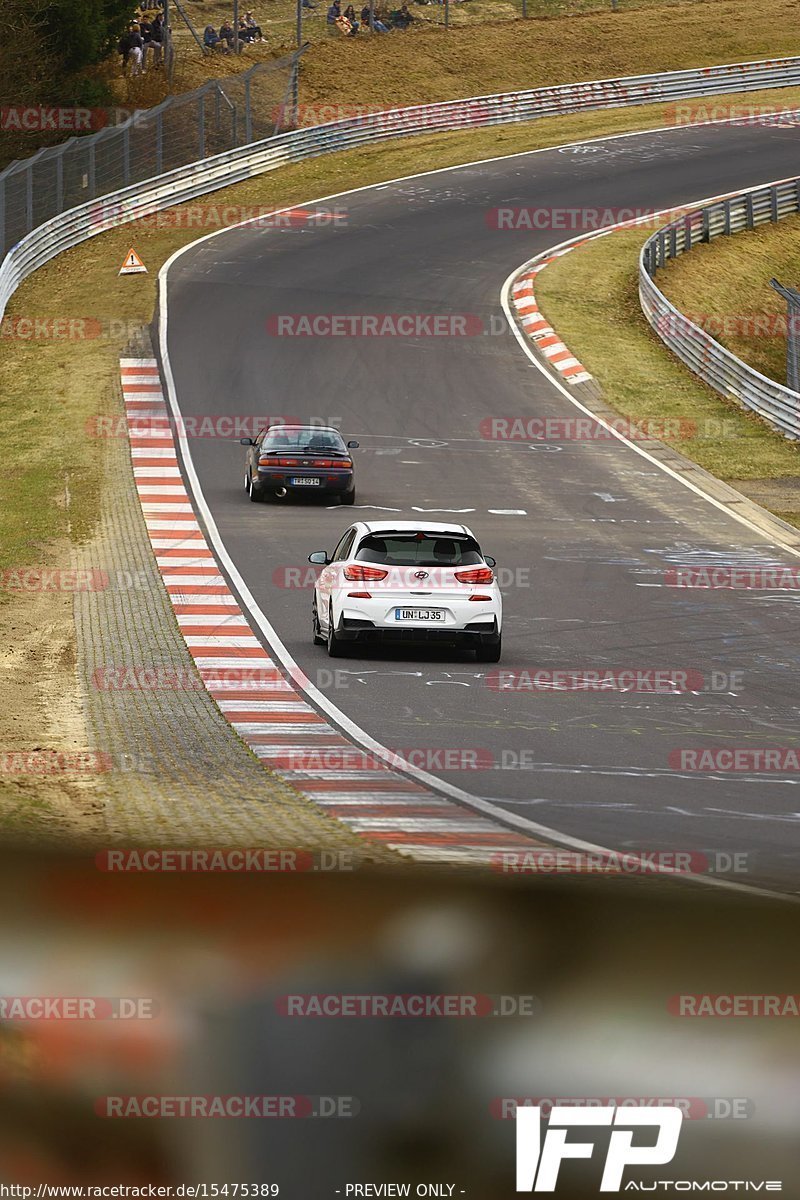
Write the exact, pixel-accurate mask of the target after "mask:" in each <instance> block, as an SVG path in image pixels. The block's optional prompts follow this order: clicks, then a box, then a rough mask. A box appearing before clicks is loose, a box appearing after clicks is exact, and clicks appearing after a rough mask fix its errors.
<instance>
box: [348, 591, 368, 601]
mask: <svg viewBox="0 0 800 1200" xmlns="http://www.w3.org/2000/svg"><path fill="white" fill-rule="evenodd" d="M347 598H348V600H371V599H372V592H348V593H347Z"/></svg>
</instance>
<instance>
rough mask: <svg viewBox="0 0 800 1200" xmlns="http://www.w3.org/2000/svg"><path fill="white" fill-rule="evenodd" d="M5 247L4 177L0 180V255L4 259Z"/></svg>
mask: <svg viewBox="0 0 800 1200" xmlns="http://www.w3.org/2000/svg"><path fill="white" fill-rule="evenodd" d="M7 249H8V247H7V246H6V177H5V175H3V176H2V178H0V254H2V255H3V256H4V257H5V253H6V250H7Z"/></svg>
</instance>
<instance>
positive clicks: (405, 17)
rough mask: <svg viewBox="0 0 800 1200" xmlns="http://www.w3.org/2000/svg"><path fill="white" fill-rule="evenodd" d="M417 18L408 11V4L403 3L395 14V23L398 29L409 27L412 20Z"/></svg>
mask: <svg viewBox="0 0 800 1200" xmlns="http://www.w3.org/2000/svg"><path fill="white" fill-rule="evenodd" d="M414 20H416V18H415V17H413V16H412V15H411V13H410V12H409V11H408V5H407V4H401V5H400V8H399V9H398V10H397V12H396V13H395V14H394V23H395V25H396V26H397V28H398V29H408V27H409V25H410V24H411V22H412V21H414Z"/></svg>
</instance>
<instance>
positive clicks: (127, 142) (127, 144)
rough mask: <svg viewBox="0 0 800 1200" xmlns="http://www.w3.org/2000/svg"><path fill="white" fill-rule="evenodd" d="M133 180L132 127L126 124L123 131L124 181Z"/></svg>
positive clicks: (126, 182) (125, 182)
mask: <svg viewBox="0 0 800 1200" xmlns="http://www.w3.org/2000/svg"><path fill="white" fill-rule="evenodd" d="M130 181H131V127H130V125H126V126H125V128H124V129H123V131H122V182H123V183H124V184H128V183H130Z"/></svg>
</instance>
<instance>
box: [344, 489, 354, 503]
mask: <svg viewBox="0 0 800 1200" xmlns="http://www.w3.org/2000/svg"><path fill="white" fill-rule="evenodd" d="M355 502H356V489H355V488H353V490H352V492H345V493H344V495H343V496H342V504H355Z"/></svg>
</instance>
